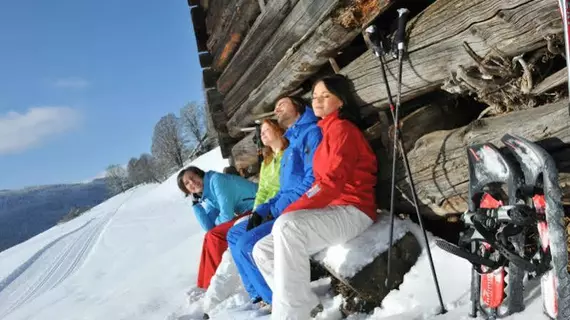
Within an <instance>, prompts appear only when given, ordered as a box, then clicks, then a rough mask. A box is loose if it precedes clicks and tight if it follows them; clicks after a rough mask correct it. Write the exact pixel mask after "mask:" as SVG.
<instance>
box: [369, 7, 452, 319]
mask: <svg viewBox="0 0 570 320" xmlns="http://www.w3.org/2000/svg"><path fill="white" fill-rule="evenodd" d="M408 13H409V11H408V9H406V8H401V9H398V31H397V33H396V42H397V46H398V91H397V104H396V106H395V107H394V102H393V100H392V94H391V92H390V85H389V84H388V79H387V77H386V70H385V61H384V57H383V54H384V50H383V47H382V41H381V40H380V39H379V36H378V35H376V33H375V28H374V26H371V27H369V28H368V29H367V30H366V32H367V33H368V34H369V37H370V41H371V43H372V46H373V49H374V51H375V54H376V56H377V57H378V58H379V60H380V67H381V72H382V78H383V80H384V83H385V85H386V93H387V95H388V102H389V104H390V112H391V114H392V118H393V119H394V148H393V153H392V154H393V157H392V185H391V194H390V243H389V244H390V245H389V246H388V268H387V278H386V286H387V287H388V279H390V271H391V258H392V255H391V250H392V244H393V241H394V216H395V212H394V209H395V208H394V202H395V185H396V180H395V176H396V157H397V147H398V146H399V148H400V150H401V151H400V152H401V153H402V160H403V162H404V167H405V169H406V175H407V176H408V179H409V181H410V189H411V193H412V201H413V205H414V207H415V210H416V215H417V218H418V222H419V224H420V228H421V229H422V232H423V235H424V241H425V247H426V250H427V253H428V258H429V261H430V267H431V272H432V276H433V279H434V283H435V287H436V291H437V294H438V298H439V303H440V307H441V313H442V314H444V313H446V312H447V310H446V309H445V306H444V304H443V299H442V297H441V290H440V287H439V283H438V280H437V274H436V272H435V267H434V263H433V258H432V255H431V250H430V247H429V243H428V239H427V234H426V230H425V228H424V226H423V222H422V217H421V215H420V212H419V205H418V200H417V192H416V188H415V184H414V181H413V178H412V174H411V170H410V166H409V162H408V156H407V154H406V150H405V148H404V144H403V141H402V135H401V130H400V126H399V109H400V105H401V93H402V90H401V85H402V66H403V58H404V50H405V27H406V19H407V15H408ZM396 143H397V144H396Z"/></svg>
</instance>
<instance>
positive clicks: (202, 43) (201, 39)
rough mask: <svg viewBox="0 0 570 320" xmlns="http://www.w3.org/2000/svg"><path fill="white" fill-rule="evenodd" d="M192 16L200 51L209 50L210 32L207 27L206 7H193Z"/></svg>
mask: <svg viewBox="0 0 570 320" xmlns="http://www.w3.org/2000/svg"><path fill="white" fill-rule="evenodd" d="M190 16H191V17H192V25H193V27H194V34H195V35H196V45H197V47H198V52H202V51H208V47H207V46H206V43H207V42H208V32H207V29H206V13H205V12H204V9H202V8H201V7H200V6H195V7H192V9H190Z"/></svg>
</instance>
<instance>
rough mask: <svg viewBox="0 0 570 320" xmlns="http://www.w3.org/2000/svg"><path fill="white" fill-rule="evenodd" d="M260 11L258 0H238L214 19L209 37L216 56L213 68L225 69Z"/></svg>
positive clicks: (211, 50) (210, 45)
mask: <svg viewBox="0 0 570 320" xmlns="http://www.w3.org/2000/svg"><path fill="white" fill-rule="evenodd" d="M212 8H213V7H212ZM259 13H260V9H259V2H258V1H257V0H236V1H232V2H231V3H229V4H227V5H226V6H225V7H224V12H223V15H222V17H221V19H212V20H213V21H215V25H213V26H212V31H211V33H210V37H209V38H208V50H209V51H210V52H211V53H212V56H213V57H214V59H213V63H212V68H213V69H215V70H216V71H219V72H221V71H223V70H224V68H225V67H226V66H227V64H228V63H229V61H230V60H231V59H232V57H233V56H234V54H235V53H236V51H237V50H238V48H239V46H240V44H241V42H242V40H243V39H244V38H245V35H246V34H247V33H248V30H249V28H250V27H251V25H252V24H253V23H254V21H255V19H256V18H257V16H258V15H259Z"/></svg>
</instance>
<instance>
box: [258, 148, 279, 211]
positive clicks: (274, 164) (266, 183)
mask: <svg viewBox="0 0 570 320" xmlns="http://www.w3.org/2000/svg"><path fill="white" fill-rule="evenodd" d="M282 157H283V151H281V152H279V153H277V154H275V155H274V156H273V159H271V162H269V163H268V164H265V162H263V163H262V164H261V170H259V186H258V188H257V194H256V195H255V201H254V202H253V210H254V211H255V208H257V206H258V205H260V204H262V203H265V202H267V201H269V199H271V198H273V197H274V196H275V195H276V194H277V192H278V191H279V170H280V168H281V158H282Z"/></svg>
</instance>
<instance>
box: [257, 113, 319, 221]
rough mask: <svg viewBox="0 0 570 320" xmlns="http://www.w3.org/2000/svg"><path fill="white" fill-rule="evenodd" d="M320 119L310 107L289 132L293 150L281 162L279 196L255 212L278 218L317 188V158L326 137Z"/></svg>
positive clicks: (288, 136) (286, 151)
mask: <svg viewBox="0 0 570 320" xmlns="http://www.w3.org/2000/svg"><path fill="white" fill-rule="evenodd" d="M318 120H319V119H318V118H317V117H316V116H315V113H314V112H313V109H311V108H309V107H307V108H305V112H304V113H303V114H302V115H301V117H299V119H297V121H296V122H295V123H294V124H293V125H292V126H291V127H290V128H289V129H287V131H285V138H287V140H289V147H287V149H285V151H284V152H283V158H281V172H280V174H279V182H280V187H279V192H278V193H277V195H275V197H273V198H271V199H270V200H269V201H267V202H266V203H263V204H260V205H259V206H258V207H257V208H256V209H255V211H256V212H257V213H258V214H259V215H261V216H262V217H265V216H267V215H268V214H270V213H271V215H272V216H273V217H275V218H277V217H278V216H279V215H280V214H281V212H283V210H285V208H287V206H288V205H290V204H291V203H293V202H294V201H296V200H297V199H299V198H300V197H301V196H302V195H303V194H304V193H305V192H306V191H307V190H309V188H310V187H311V185H312V184H313V181H314V180H315V177H314V175H313V155H314V154H315V150H316V149H317V146H318V145H319V143H321V139H322V138H323V134H322V133H321V128H319V127H318V126H317V121H318Z"/></svg>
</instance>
